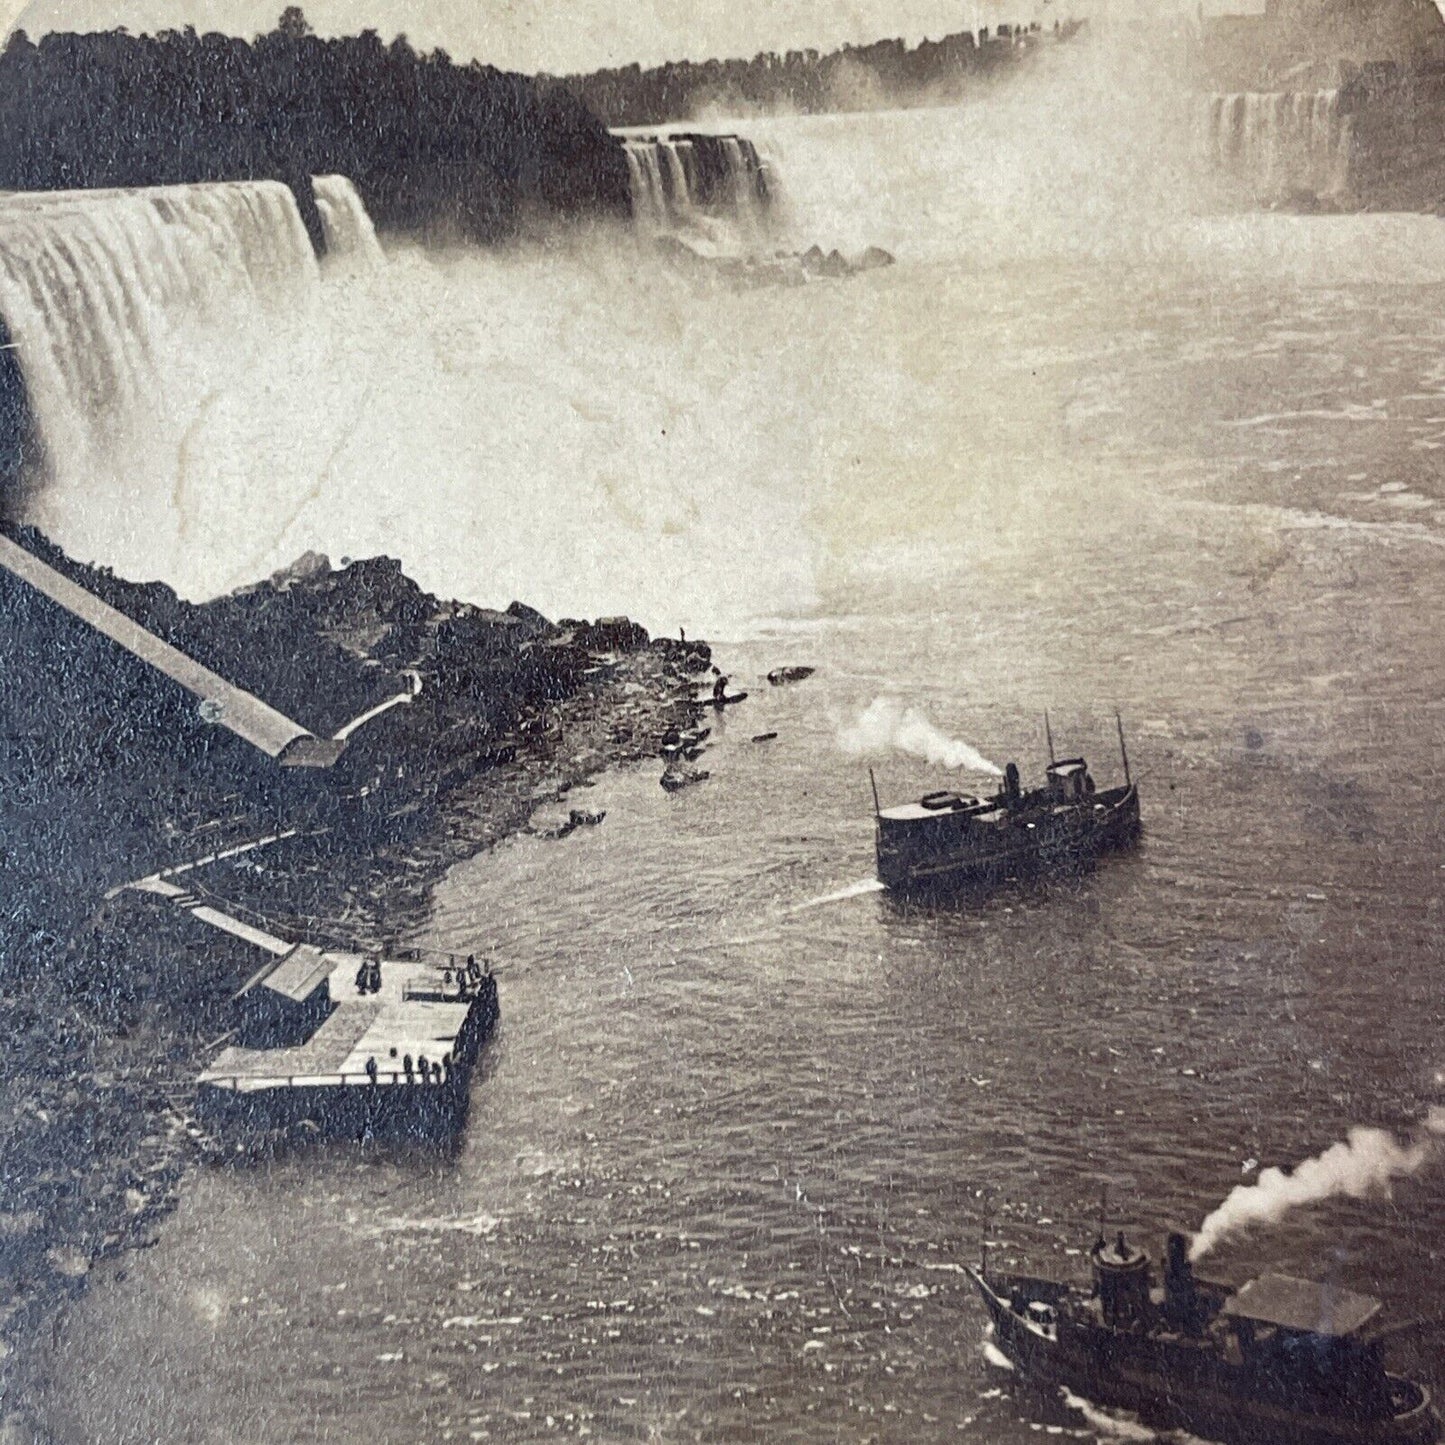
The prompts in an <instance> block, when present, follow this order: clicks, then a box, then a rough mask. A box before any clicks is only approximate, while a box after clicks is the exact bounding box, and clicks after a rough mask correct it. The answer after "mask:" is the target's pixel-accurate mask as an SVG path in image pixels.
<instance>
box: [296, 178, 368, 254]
mask: <svg viewBox="0 0 1445 1445" xmlns="http://www.w3.org/2000/svg"><path fill="white" fill-rule="evenodd" d="M311 184H312V188H313V189H314V191H315V193H316V209H317V210H318V211H320V212H321V227H322V230H323V232H324V233H325V236H326V254H327V256H328V257H336V258H342V259H345V260H347V261H349V262H351V263H352V264H356V265H361V266H363V267H365V268H367V269H371V270H375V268H376V267H378V266H380V265H381V264H382V263H383V262H384V260H385V257H384V255H383V254H382V250H381V243H380V242H379V241H378V240H377V239H376V227H375V226H374V225H372V223H371V217H370V216H369V215H368V214H367V212H366V207H365V206H364V205H363V204H362V200H361V196H360V194H359V193H358V192H357V189H356V187H355V186H354V185H353V184H352V183H351V181H350V179H348V178H347V177H346V176H313V177H312V182H311Z"/></svg>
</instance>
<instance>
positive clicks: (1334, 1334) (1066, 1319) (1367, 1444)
mask: <svg viewBox="0 0 1445 1445" xmlns="http://www.w3.org/2000/svg"><path fill="white" fill-rule="evenodd" d="M1089 1257H1090V1263H1091V1266H1092V1276H1093V1278H1092V1288H1091V1289H1088V1290H1085V1289H1084V1288H1082V1287H1080V1286H1077V1285H1071V1284H1067V1283H1061V1282H1059V1281H1056V1280H1049V1279H1038V1278H1034V1277H1032V1276H1028V1275H1020V1274H998V1273H994V1272H992V1271H991V1270H990V1269H989V1268H988V1264H987V1260H986V1259H985V1260H984V1261H982V1262H981V1263H980V1265H979V1267H978V1268H977V1269H973V1268H970V1269H969V1270H968V1273H969V1276H970V1277H971V1278H972V1280H973V1282H974V1284H975V1286H976V1287H977V1289H978V1292H979V1294H980V1296H981V1297H982V1299H983V1302H984V1305H985V1307H986V1308H987V1310H988V1313H989V1316H990V1318H991V1319H992V1321H993V1331H994V1343H995V1345H996V1346H997V1347H998V1348H999V1349H1000V1350H1001V1351H1002V1352H1003V1354H1004V1355H1005V1356H1006V1357H1007V1358H1008V1360H1009V1361H1010V1362H1011V1363H1012V1364H1013V1365H1014V1366H1015V1367H1016V1368H1017V1369H1018V1370H1019V1371H1020V1373H1021V1375H1022V1376H1023V1377H1024V1378H1025V1379H1026V1380H1028V1381H1029V1382H1030V1383H1031V1384H1034V1385H1042V1386H1045V1387H1049V1388H1055V1389H1057V1388H1060V1387H1062V1388H1064V1389H1067V1390H1069V1391H1070V1392H1072V1393H1073V1394H1075V1395H1078V1396H1081V1397H1083V1398H1084V1399H1086V1400H1088V1401H1090V1402H1091V1403H1093V1404H1096V1405H1100V1406H1103V1407H1105V1408H1115V1409H1123V1410H1128V1411H1131V1412H1133V1413H1135V1414H1137V1415H1138V1416H1139V1417H1140V1418H1141V1419H1143V1420H1145V1421H1146V1422H1148V1423H1150V1424H1158V1425H1162V1426H1164V1427H1167V1428H1180V1427H1182V1428H1183V1429H1185V1430H1187V1431H1189V1432H1190V1433H1192V1434H1196V1435H1200V1436H1204V1437H1205V1438H1207V1439H1210V1440H1218V1441H1223V1442H1227V1445H1234V1442H1239V1445H1246V1442H1248V1445H1255V1442H1258V1445H1283V1442H1286V1441H1287V1442H1289V1445H1434V1442H1436V1441H1438V1440H1439V1438H1440V1420H1439V1417H1438V1416H1437V1415H1436V1413H1435V1410H1434V1408H1433V1406H1432V1404H1431V1401H1430V1394H1429V1391H1428V1390H1427V1389H1426V1388H1425V1386H1424V1385H1422V1384H1420V1383H1418V1382H1417V1381H1415V1380H1411V1379H1407V1378H1405V1377H1403V1376H1401V1375H1395V1374H1391V1373H1389V1372H1387V1370H1386V1369H1385V1365H1384V1355H1383V1351H1384V1336H1385V1335H1386V1334H1388V1333H1389V1332H1388V1331H1386V1332H1380V1333H1378V1334H1375V1333H1372V1332H1371V1330H1370V1328H1369V1327H1370V1325H1371V1324H1372V1322H1373V1320H1374V1318H1375V1316H1376V1315H1377V1314H1378V1312H1379V1310H1380V1302H1379V1301H1378V1300H1376V1299H1373V1298H1371V1297H1370V1296H1369V1295H1363V1294H1356V1293H1354V1292H1352V1291H1350V1290H1344V1289H1340V1288H1338V1287H1336V1286H1335V1285H1333V1284H1317V1283H1313V1282H1311V1281H1308V1280H1299V1279H1293V1278H1290V1277H1289V1276H1286V1275H1279V1274H1265V1275H1261V1276H1260V1277H1259V1278H1257V1279H1253V1280H1251V1281H1250V1282H1249V1283H1247V1284H1245V1285H1243V1286H1242V1287H1240V1288H1238V1289H1235V1288H1232V1287H1231V1286H1229V1285H1225V1284H1220V1283H1216V1282H1214V1281H1207V1280H1203V1279H1196V1278H1195V1275H1194V1270H1193V1266H1192V1265H1191V1264H1190V1262H1189V1257H1188V1246H1187V1241H1186V1239H1185V1237H1184V1236H1183V1235H1181V1234H1172V1235H1170V1236H1169V1240H1168V1243H1167V1245H1166V1251H1165V1261H1166V1262H1165V1268H1164V1279H1163V1288H1162V1289H1154V1288H1153V1287H1152V1279H1151V1272H1150V1267H1149V1258H1148V1256H1147V1255H1146V1254H1145V1253H1144V1252H1143V1251H1142V1250H1136V1249H1132V1248H1131V1247H1130V1246H1129V1244H1128V1242H1127V1241H1126V1239H1125V1237H1124V1235H1123V1233H1122V1232H1121V1233H1120V1234H1119V1235H1118V1237H1117V1239H1116V1240H1114V1241H1113V1242H1112V1243H1106V1242H1105V1240H1104V1238H1103V1235H1102V1233H1101V1234H1100V1236H1099V1238H1098V1240H1097V1241H1096V1243H1095V1244H1094V1246H1093V1248H1092V1249H1091V1250H1090V1252H1089Z"/></svg>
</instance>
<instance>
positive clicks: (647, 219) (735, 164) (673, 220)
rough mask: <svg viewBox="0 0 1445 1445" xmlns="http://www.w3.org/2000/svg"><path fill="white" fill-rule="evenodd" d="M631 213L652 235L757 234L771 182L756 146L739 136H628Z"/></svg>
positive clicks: (736, 236) (625, 146)
mask: <svg viewBox="0 0 1445 1445" xmlns="http://www.w3.org/2000/svg"><path fill="white" fill-rule="evenodd" d="M621 139H622V144H623V149H624V151H625V152H626V155H627V169H628V175H629V177H630V179H631V185H632V215H633V221H634V224H635V225H636V226H637V228H638V230H639V231H641V232H643V233H644V234H646V235H649V236H657V235H664V234H667V235H693V236H694V239H696V236H697V235H698V234H700V235H701V236H703V237H706V238H709V239H720V237H719V236H718V234H717V232H718V227H719V224H721V225H722V226H723V227H725V228H727V229H728V230H729V232H730V233H731V239H732V240H734V241H736V240H738V239H741V240H743V241H745V242H746V241H750V240H753V239H756V238H757V237H758V236H759V235H760V234H761V233H762V231H763V230H764V229H765V227H766V222H767V214H768V196H769V192H768V185H767V177H766V172H765V169H764V167H763V163H762V159H761V158H760V157H759V155H758V151H757V147H756V146H754V145H753V143H752V142H751V141H749V140H744V139H743V138H742V137H740V136H736V135H700V134H689V135H661V136H658V135H647V136H641V135H624V136H622V137H621Z"/></svg>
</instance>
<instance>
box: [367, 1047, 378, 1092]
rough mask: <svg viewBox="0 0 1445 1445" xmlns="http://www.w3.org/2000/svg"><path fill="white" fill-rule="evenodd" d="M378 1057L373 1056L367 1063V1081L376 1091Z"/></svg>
mask: <svg viewBox="0 0 1445 1445" xmlns="http://www.w3.org/2000/svg"><path fill="white" fill-rule="evenodd" d="M376 1072H377V1070H376V1056H375V1055H374V1054H373V1055H372V1056H371V1057H370V1058H369V1059H367V1061H366V1080H367V1082H368V1083H369V1084H370V1085H371V1087H372V1088H373V1089H374V1088H375V1087H376Z"/></svg>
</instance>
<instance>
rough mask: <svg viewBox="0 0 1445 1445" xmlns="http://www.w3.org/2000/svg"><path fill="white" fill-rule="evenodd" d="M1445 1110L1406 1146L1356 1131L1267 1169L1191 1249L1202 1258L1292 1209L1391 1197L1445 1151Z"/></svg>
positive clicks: (1237, 1192) (1238, 1192)
mask: <svg viewBox="0 0 1445 1445" xmlns="http://www.w3.org/2000/svg"><path fill="white" fill-rule="evenodd" d="M1442 1136H1445V1109H1438V1108H1437V1109H1432V1110H1431V1111H1430V1113H1429V1115H1428V1116H1427V1118H1426V1119H1425V1122H1424V1123H1423V1124H1422V1125H1421V1126H1420V1127H1418V1128H1417V1129H1416V1130H1415V1131H1414V1133H1413V1134H1412V1135H1411V1136H1410V1138H1409V1139H1408V1140H1407V1141H1405V1142H1403V1143H1402V1142H1401V1141H1400V1140H1399V1139H1398V1138H1397V1137H1396V1136H1395V1135H1393V1134H1391V1133H1389V1132H1388V1131H1386V1130H1384V1129H1351V1130H1350V1131H1349V1133H1348V1134H1347V1135H1346V1137H1345V1138H1344V1139H1342V1140H1341V1141H1340V1142H1339V1143H1336V1144H1331V1145H1330V1147H1329V1148H1328V1149H1326V1150H1325V1151H1324V1153H1322V1154H1317V1155H1316V1156H1315V1157H1314V1158H1313V1159H1306V1160H1305V1161H1304V1163H1302V1164H1299V1165H1297V1166H1296V1167H1295V1169H1294V1170H1293V1172H1292V1173H1288V1174H1286V1173H1285V1171H1284V1170H1283V1169H1264V1170H1261V1171H1260V1175H1259V1178H1258V1179H1257V1180H1256V1181H1255V1182H1254V1183H1253V1184H1241V1185H1238V1186H1237V1187H1236V1188H1235V1189H1233V1190H1232V1191H1231V1192H1230V1194H1229V1196H1228V1198H1226V1199H1225V1201H1224V1203H1223V1204H1221V1205H1220V1206H1219V1208H1218V1209H1216V1210H1215V1211H1214V1212H1213V1213H1212V1214H1210V1215H1209V1216H1208V1218H1206V1219H1205V1221H1204V1223H1203V1224H1201V1225H1200V1226H1199V1233H1198V1234H1197V1235H1195V1237H1194V1243H1193V1246H1192V1247H1191V1249H1190V1251H1189V1257H1190V1258H1191V1259H1201V1258H1203V1256H1204V1255H1206V1254H1208V1253H1209V1252H1210V1251H1211V1250H1213V1249H1214V1248H1216V1247H1217V1246H1218V1245H1219V1244H1221V1243H1222V1242H1223V1241H1224V1240H1226V1239H1228V1238H1230V1237H1231V1236H1232V1235H1235V1234H1238V1233H1239V1232H1240V1230H1243V1229H1248V1228H1250V1227H1251V1226H1252V1225H1256V1224H1274V1223H1277V1222H1278V1221H1279V1220H1281V1219H1283V1218H1284V1216H1285V1215H1286V1214H1288V1213H1289V1212H1290V1211H1291V1210H1293V1209H1298V1208H1299V1207H1300V1206H1301V1205H1304V1204H1315V1203H1318V1202H1319V1201H1321V1200H1324V1199H1339V1198H1348V1199H1368V1198H1370V1197H1371V1196H1374V1195H1383V1196H1387V1197H1388V1195H1389V1192H1390V1185H1391V1183H1392V1182H1393V1181H1394V1180H1396V1179H1402V1178H1405V1177H1406V1176H1407V1175H1410V1174H1414V1173H1416V1172H1417V1171H1418V1170H1419V1169H1421V1168H1422V1167H1423V1166H1424V1165H1425V1164H1426V1163H1428V1162H1429V1161H1430V1160H1431V1159H1433V1158H1435V1157H1436V1156H1437V1155H1438V1154H1439V1152H1440V1149H1441V1147H1442V1142H1445V1140H1442Z"/></svg>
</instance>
